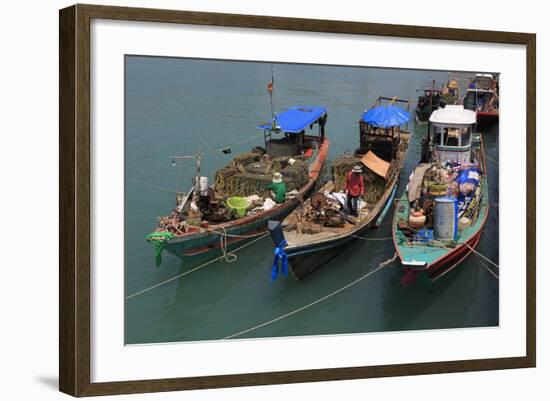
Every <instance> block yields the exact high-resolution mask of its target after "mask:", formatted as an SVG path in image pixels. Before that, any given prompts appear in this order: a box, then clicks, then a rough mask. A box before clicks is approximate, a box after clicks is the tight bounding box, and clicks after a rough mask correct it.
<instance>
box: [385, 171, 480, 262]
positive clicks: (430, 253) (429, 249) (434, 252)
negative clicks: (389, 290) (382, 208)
mask: <svg viewBox="0 0 550 401" xmlns="http://www.w3.org/2000/svg"><path fill="white" fill-rule="evenodd" d="M480 185H481V193H482V196H481V205H480V209H479V213H478V216H477V219H476V221H475V223H474V224H472V225H471V226H470V227H467V228H466V229H464V230H463V231H459V233H458V238H457V240H456V242H457V244H463V243H465V242H468V241H469V240H470V239H471V238H472V237H474V236H475V235H476V234H477V233H478V231H479V230H480V229H481V228H482V227H483V225H484V224H485V221H486V218H487V215H488V213H489V189H488V185H487V179H486V177H484V178H483V180H482V182H481V184H480ZM401 205H403V206H404V207H403V210H402V211H400V210H399V209H400V207H401ZM409 209H410V208H409V202H408V192H407V191H405V192H404V193H403V195H402V196H401V199H400V200H399V205H398V207H397V208H396V212H395V215H394V220H393V226H394V227H393V228H394V240H395V245H396V247H397V250H398V252H399V255H400V257H401V261H402V263H407V262H409V263H410V262H414V263H418V264H425V265H426V266H429V265H431V264H432V263H434V262H435V261H437V260H438V259H440V258H442V257H444V256H445V255H446V254H448V253H450V252H452V251H453V250H455V249H456V247H455V248H440V247H436V246H430V245H418V244H415V245H414V246H411V245H407V244H406V243H407V240H406V237H405V234H404V233H403V232H402V231H401V230H399V228H398V222H399V219H400V218H403V219H408V217H409V211H410V210H409ZM419 267H420V266H419ZM424 269H425V268H422V270H424Z"/></svg>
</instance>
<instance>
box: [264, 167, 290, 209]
mask: <svg viewBox="0 0 550 401" xmlns="http://www.w3.org/2000/svg"><path fill="white" fill-rule="evenodd" d="M267 189H269V190H271V192H272V196H273V198H274V199H275V203H284V201H285V200H286V184H285V183H284V181H283V175H282V174H281V173H279V172H276V173H274V174H273V179H272V180H271V183H269V184H267Z"/></svg>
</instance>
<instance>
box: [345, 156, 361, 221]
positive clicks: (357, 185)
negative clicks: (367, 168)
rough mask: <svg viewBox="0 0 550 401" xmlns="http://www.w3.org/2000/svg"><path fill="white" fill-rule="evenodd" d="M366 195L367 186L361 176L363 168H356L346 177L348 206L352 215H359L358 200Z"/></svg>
mask: <svg viewBox="0 0 550 401" xmlns="http://www.w3.org/2000/svg"><path fill="white" fill-rule="evenodd" d="M364 193H365V184H364V182H363V175H362V174H361V167H360V166H354V167H353V169H352V170H351V171H350V172H348V175H347V177H346V194H347V206H348V209H349V212H350V214H351V215H353V216H358V215H359V213H358V211H357V200H358V199H359V197H360V196H362V195H363V194H364Z"/></svg>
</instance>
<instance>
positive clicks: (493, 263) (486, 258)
mask: <svg viewBox="0 0 550 401" xmlns="http://www.w3.org/2000/svg"><path fill="white" fill-rule="evenodd" d="M464 245H466V246H467V247H468V249H470V250H471V251H472V252H473V253H475V254H476V255H477V256H479V257H480V258H483V259H485V260H486V261H487V262H489V263H490V264H492V265H493V266H495V267H496V268H497V269H500V266H499V265H497V264H496V263H495V262H493V261H492V260H491V259H489V258H488V257H486V256H483V255H482V254H481V253H479V252H478V251H476V250H475V249H474V248H472V247H471V246H470V245H468V243H466V242H464Z"/></svg>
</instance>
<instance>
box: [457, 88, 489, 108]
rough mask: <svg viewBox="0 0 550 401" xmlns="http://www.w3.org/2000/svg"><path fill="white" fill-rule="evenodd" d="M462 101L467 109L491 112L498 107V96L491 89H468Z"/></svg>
mask: <svg viewBox="0 0 550 401" xmlns="http://www.w3.org/2000/svg"><path fill="white" fill-rule="evenodd" d="M463 103H464V108H466V109H468V110H474V111H478V112H479V111H481V112H492V111H495V110H496V109H497V108H498V97H497V95H496V92H495V91H493V90H488V89H468V91H467V92H466V96H464V102H463Z"/></svg>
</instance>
